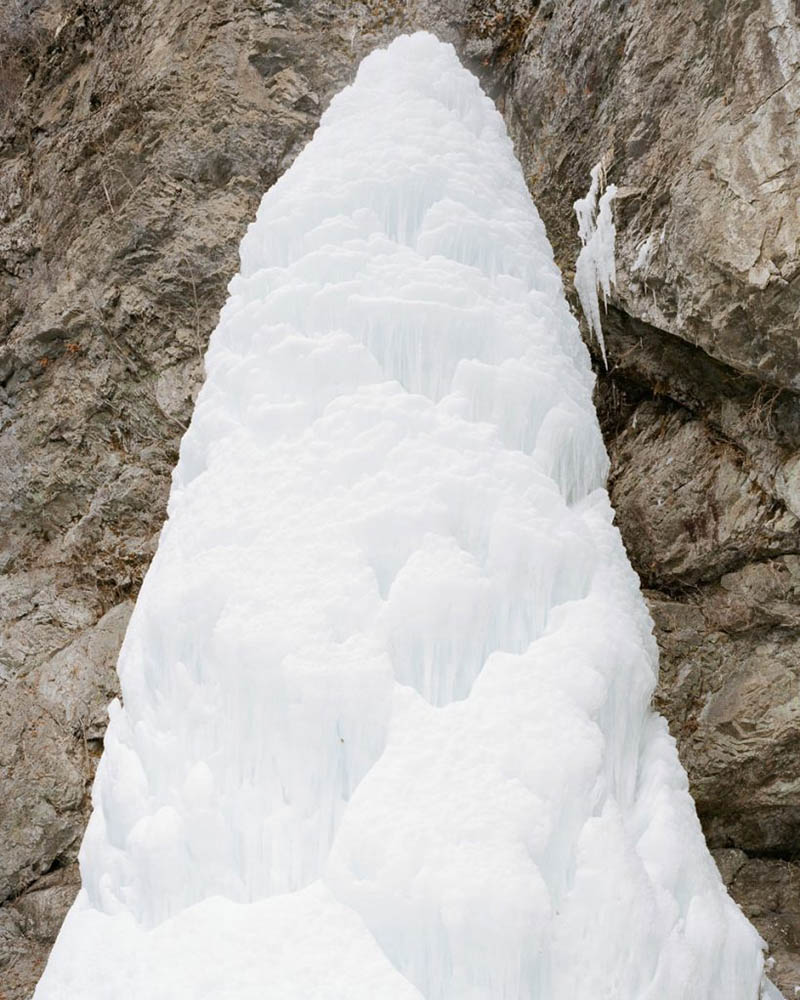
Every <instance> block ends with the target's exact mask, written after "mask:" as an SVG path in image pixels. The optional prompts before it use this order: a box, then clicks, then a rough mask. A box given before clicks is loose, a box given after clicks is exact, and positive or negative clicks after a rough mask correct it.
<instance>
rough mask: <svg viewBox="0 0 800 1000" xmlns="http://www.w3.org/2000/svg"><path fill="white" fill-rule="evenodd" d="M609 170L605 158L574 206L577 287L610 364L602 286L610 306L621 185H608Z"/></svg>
mask: <svg viewBox="0 0 800 1000" xmlns="http://www.w3.org/2000/svg"><path fill="white" fill-rule="evenodd" d="M606 170H607V167H606V162H605V160H601V161H600V162H599V163H597V164H595V166H594V167H592V182H591V186H590V187H589V191H588V193H587V195H586V197H585V198H579V199H578V200H577V201H576V202H575V206H574V208H575V214H576V215H577V217H578V235H579V236H580V240H581V245H582V247H581V251H580V253H579V254H578V259H577V261H576V262H575V289H576V291H577V292H578V298H579V299H580V303H581V308H582V309H583V314H584V316H585V317H586V322H587V323H588V324H589V329H590V330H591V331H592V333H593V334H594V336H595V337H596V339H597V342H598V344H599V345H600V352H601V354H602V355H603V363H604V364H605V365H606V367H608V361H607V359H606V344H605V339H604V337H603V325H602V322H601V319H600V303H599V299H598V289H600V290H601V291H602V293H603V306H604V307H607V304H608V296H609V295H610V294H611V286H612V285H616V283H617V267H616V261H615V257H614V241H615V239H616V229H615V227H614V213H613V210H612V203H613V201H614V199H615V198H616V196H617V188H616V185H615V184H609V185H608V186H606Z"/></svg>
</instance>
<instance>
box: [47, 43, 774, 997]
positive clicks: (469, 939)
mask: <svg viewBox="0 0 800 1000" xmlns="http://www.w3.org/2000/svg"><path fill="white" fill-rule="evenodd" d="M592 386H593V377H592V374H591V371H590V368H589V360H588V355H587V352H586V349H585V348H584V346H583V344H582V343H581V340H580V337H579V333H578V328H577V324H576V322H575V320H574V319H573V317H572V316H571V314H570V311H569V308H568V306H567V303H566V300H565V298H564V294H563V289H562V283H561V277H560V275H559V272H558V269H557V268H556V265H555V264H554V262H553V256H552V252H551V249H550V246H549V243H548V241H547V238H546V236H545V232H544V229H543V227H542V224H541V222H540V220H539V217H538V215H537V213H536V210H535V208H534V206H533V205H532V203H531V201H530V197H529V195H528V192H527V190H526V187H525V184H524V182H523V178H522V175H521V171H520V168H519V166H518V164H517V161H516V159H515V157H514V154H513V151H512V147H511V144H510V141H509V139H508V137H507V135H506V132H505V128H504V125H503V122H502V120H501V118H500V116H499V115H498V114H497V112H496V110H495V108H494V107H493V105H492V103H491V102H490V101H489V100H488V99H487V98H486V97H485V96H484V95H483V94H482V93H481V91H480V89H479V87H478V84H477V82H476V80H475V79H474V78H473V77H472V76H471V75H470V74H469V73H467V72H466V71H465V70H464V69H463V68H462V67H461V66H460V65H459V63H458V60H457V58H456V56H455V53H454V51H453V50H452V48H451V47H450V46H447V45H442V44H440V43H439V42H437V41H436V40H435V39H434V38H433V37H431V36H429V35H415V36H412V37H410V38H400V39H398V40H397V41H395V42H394V43H393V44H392V45H391V47H390V48H389V49H388V50H386V51H380V52H376V53H374V54H373V55H371V56H370V57H369V58H367V59H366V60H365V61H364V63H363V64H362V66H361V68H360V70H359V73H358V77H357V79H356V82H355V84H354V85H353V86H352V87H351V88H348V89H347V90H345V91H344V92H342V93H341V94H340V95H339V96H338V97H337V98H336V99H335V100H334V101H333V103H332V105H331V107H330V109H329V111H328V112H327V113H326V114H325V116H324V117H323V120H322V124H321V125H320V128H319V130H318V132H317V133H316V135H315V137H314V140H313V142H311V143H310V144H309V146H308V147H307V148H306V150H305V151H304V152H303V153H302V154H301V155H300V156H299V157H298V159H297V161H296V163H295V165H294V166H293V167H292V168H291V170H289V171H288V172H287V174H286V175H285V176H284V177H283V178H282V179H281V180H280V181H279V182H278V183H277V184H276V185H275V186H274V188H272V189H271V190H270V191H269V192H268V193H267V194H266V195H265V197H264V199H263V201H262V204H261V207H260V209H259V212H258V217H257V219H256V221H255V223H254V224H253V225H252V226H251V227H250V229H249V231H248V233H247V235H246V237H245V239H244V240H243V243H242V248H241V273H240V274H239V275H237V276H236V277H235V278H234V279H233V281H232V282H231V286H230V298H229V299H228V302H227V304H226V305H225V307H224V309H223V311H222V314H221V317H220V322H219V326H218V328H217V330H216V331H215V333H214V334H213V336H212V339H211V343H210V346H209V350H208V355H207V380H206V383H205V386H204V387H203V390H202V392H201V393H200V397H199V399H198V402H197V407H196V410H195V414H194V417H193V420H192V423H191V427H190V429H189V431H188V432H187V434H186V436H185V438H184V440H183V443H182V446H181V455H180V461H179V464H178V466H177V468H176V470H175V474H174V480H173V487H172V493H171V497H170V502H169V520H168V522H167V524H166V526H165V527H164V530H163V532H162V535H161V539H160V543H159V547H158V552H157V554H156V557H155V559H154V561H153V565H152V567H151V569H150V572H149V573H148V575H147V578H146V580H145V583H144V586H143V587H142V590H141V594H140V596H139V600H138V602H137V605H136V610H135V612H134V615H133V618H132V620H131V624H130V627H129V629H128V634H127V636H126V639H125V643H124V646H123V650H122V653H121V656H120V661H119V672H120V677H121V682H122V690H123V699H124V708H122V707H120V706H119V704H116V705H114V706H112V709H113V710H112V712H111V724H110V727H109V730H108V735H107V738H106V745H105V751H104V754H103V758H102V761H101V763H100V767H99V770H98V775H97V780H96V783H95V787H94V792H93V803H94V812H93V815H92V818H91V822H90V824H89V828H88V831H87V834H86V838H85V840H84V844H83V847H82V850H81V870H82V877H83V888H82V890H81V893H80V895H79V897H78V900H77V902H76V903H75V905H74V907H73V908H72V910H71V911H70V913H69V915H68V917H67V920H66V923H65V925H64V928H63V930H62V932H61V935H60V937H59V939H58V942H57V944H56V946H55V949H54V951H53V954H52V957H51V959H50V963H49V965H48V967H47V970H46V972H45V975H44V977H43V979H42V982H41V984H40V985H39V988H38V990H37V993H36V1000H78V998H80V1000H132V998H137V1000H138V998H143V1000H202V998H215V1000H220V998H230V1000H249V998H253V1000H255V998H260V1000H262V998H270V1000H361V998H363V1000H412V998H413V1000H423V998H424V1000H756V997H757V994H758V990H759V983H760V981H761V976H762V964H763V962H762V952H761V942H760V940H759V938H758V935H757V934H756V933H755V931H754V930H753V928H752V927H751V926H750V925H749V924H748V923H747V922H746V921H745V919H744V917H743V916H742V914H741V913H740V911H739V910H738V909H737V908H736V906H735V905H734V904H733V903H732V902H731V900H730V899H729V898H728V896H727V895H726V893H725V890H724V888H723V886H722V883H721V881H720V878H719V875H718V873H717V871H716V869H715V867H714V863H713V861H712V859H711V857H710V856H709V854H708V851H707V849H706V846H705V843H704V841H703V837H702V834H701V831H700V827H699V824H698V821H697V818H696V814H695V810H694V805H693V803H692V801H691V798H690V796H689V793H688V789H687V781H686V777H685V775H684V772H683V770H682V769H681V766H680V764H679V762H678V758H677V755H676V751H675V746H674V743H673V741H672V740H671V738H670V737H669V735H668V733H667V729H666V726H665V724H664V722H663V721H662V720H661V719H659V718H658V717H656V716H655V715H654V714H653V713H652V711H651V709H650V707H649V706H650V698H651V694H652V691H653V686H654V682H655V677H656V670H657V653H656V647H655V644H654V641H653V638H652V634H651V622H650V619H649V617H648V614H647V611H646V609H645V605H644V603H643V600H642V597H641V595H640V592H639V587H638V581H637V578H636V576H635V574H634V573H633V571H632V570H631V568H630V566H629V564H628V561H627V558H626V556H625V552H624V549H623V547H622V544H621V541H620V538H619V534H618V532H617V530H616V528H615V527H614V526H613V523H612V516H613V515H612V511H611V509H610V506H609V501H608V496H607V494H606V492H605V489H604V486H603V484H604V480H605V474H606V469H607V459H606V455H605V452H604V449H603V443H602V440H601V436H600V432H599V428H598V424H597V419H596V417H595V413H594V409H593V406H592V400H591V393H592Z"/></svg>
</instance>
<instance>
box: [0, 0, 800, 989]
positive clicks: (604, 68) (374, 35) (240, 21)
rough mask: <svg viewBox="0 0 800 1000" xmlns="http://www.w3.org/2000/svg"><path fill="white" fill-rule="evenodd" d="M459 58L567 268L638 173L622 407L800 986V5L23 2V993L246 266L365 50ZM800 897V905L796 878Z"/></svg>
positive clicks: (706, 790)
mask: <svg viewBox="0 0 800 1000" xmlns="http://www.w3.org/2000/svg"><path fill="white" fill-rule="evenodd" d="M418 27H424V28H428V29H429V30H433V31H435V32H436V33H438V34H439V35H440V36H441V37H445V38H449V39H451V40H452V41H453V42H454V43H455V44H456V45H457V47H458V48H459V51H460V52H461V54H462V57H463V58H464V59H465V61H466V62H467V64H468V65H470V66H471V68H473V69H475V70H476V71H477V72H479V74H480V75H481V77H482V79H483V81H484V86H485V87H486V89H487V90H488V91H489V92H490V93H491V94H492V95H493V96H494V97H495V98H496V100H497V101H498V104H499V106H500V107H501V109H502V110H503V111H504V114H505V116H506V119H507V121H508V123H509V127H510V129H511V132H512V135H513V137H514V139H515V142H516V146H517V152H518V154H519V156H520V158H521V160H522V162H523V165H524V167H525V170H526V176H527V177H528V180H529V184H530V187H531V191H532V193H533V195H534V198H535V200H536V202H537V205H538V206H539V210H540V212H541V214H542V216H543V218H544V220H545V223H546V225H547V227H548V232H549V234H550V237H551V240H552V242H553V244H554V249H555V252H556V256H557V258H558V261H559V263H560V264H561V266H562V268H563V269H564V271H565V274H567V275H568V274H569V273H570V271H571V269H572V267H573V266H574V259H575V255H576V252H577V249H578V244H577V239H576V227H575V223H574V217H573V213H572V202H573V201H574V199H575V198H577V197H578V196H580V195H582V194H583V193H584V192H585V190H586V188H587V187H588V178H589V169H590V167H591V166H592V165H593V164H594V163H595V162H596V161H597V160H599V159H600V158H601V157H605V158H606V163H607V165H608V170H609V175H610V177H611V179H612V180H614V182H615V183H616V184H617V185H618V186H619V188H620V193H619V198H618V202H617V220H616V221H617V230H618V241H617V249H618V254H617V264H618V277H619V282H618V288H617V292H616V295H615V297H614V299H613V302H612V304H611V308H610V309H609V313H608V316H607V321H606V340H607V346H608V353H609V368H608V371H605V370H603V369H602V366H599V367H600V371H599V374H600V383H599V388H598V404H599V407H600V412H601V417H602V420H603V424H604V429H605V432H606V437H607V443H608V447H609V450H610V453H611V457H612V480H611V491H612V497H613V501H614V504H615V507H616V509H617V512H618V517H619V522H620V526H621V528H622V531H623V535H624V537H625V539H626V543H627V545H628V549H629V552H630V554H631V558H632V560H633V562H634V565H635V567H636V569H637V570H638V571H639V573H640V575H641V577H642V580H643V583H644V586H645V587H646V589H647V593H648V597H649V600H650V606H651V609H652V612H653V616H654V619H655V622H656V629H657V634H658V638H659V642H660V645H661V649H662V674H663V676H662V685H661V691H660V696H659V698H660V703H659V708H660V709H661V710H663V711H664V712H665V714H667V716H668V718H669V719H670V723H671V726H672V730H673V733H674V734H675V736H676V737H677V738H678V741H679V746H680V750H681V754H682V758H683V761H684V763H685V765H686V766H687V768H688V770H689V773H690V777H691V780H692V785H693V791H694V794H695V797H696V799H697V803H698V808H699V811H700V814H701V818H702V820H703V822H704V825H705V829H706V833H707V836H708V838H709V842H710V843H711V845H712V847H714V848H718V849H719V854H718V856H719V859H720V865H721V868H722V869H723V873H724V875H725V877H726V880H727V881H728V882H729V884H730V886H731V891H732V892H733V894H734V896H735V897H736V898H737V899H738V900H739V902H740V903H741V905H742V906H743V907H744V909H745V911H746V912H747V913H748V915H751V916H752V917H753V919H754V921H755V922H756V924H757V926H758V927H759V928H760V930H761V932H762V934H763V935H764V936H765V938H766V939H767V940H768V941H769V943H770V945H771V947H772V949H773V954H774V957H775V959H776V965H775V969H774V971H773V975H774V978H775V979H776V981H777V982H778V984H779V985H780V986H781V987H782V988H783V989H784V991H785V992H786V993H787V995H792V991H793V988H794V986H795V985H800V936H799V935H800V930H799V929H798V928H799V927H800V925H799V924H798V916H797V912H796V910H797V907H796V902H795V901H796V899H797V892H796V882H797V879H798V877H799V876H798V868H797V866H796V865H795V864H794V863H793V862H794V860H796V857H797V855H798V853H799V848H798V845H800V778H798V775H800V767H799V766H798V764H800V739H798V736H800V687H799V686H798V671H800V667H798V656H797V653H798V649H800V611H799V610H798V607H800V605H798V599H797V598H798V588H800V523H799V522H798V518H800V401H798V392H800V355H799V354H798V338H797V327H798V310H799V309H800V245H799V243H798V240H799V239H800V217H798V211H799V209H798V205H800V201H798V198H799V197H800V166H799V165H798V160H797V155H796V150H797V149H798V148H800V134H798V130H799V126H798V121H799V120H800V119H798V108H800V76H799V75H798V66H800V26H799V25H798V11H797V9H796V5H795V6H794V7H793V6H792V5H791V4H790V3H788V2H787V0H771V2H770V0H738V2H737V0H728V2H725V0H720V2H715V3H708V2H704V0H689V2H687V3H683V4H679V5H676V4H674V3H669V2H667V0H642V2H641V3H638V4H628V3H626V2H624V0H616V2H610V0H599V2H597V3H592V4H588V3H586V2H585V0H541V2H540V3H536V2H532V0H524V2H523V0H519V2H514V0H495V2H485V0H482V2H477V0H438V2H434V0H418V2H414V0H409V2H402V0H364V2H360V3H350V2H345V0H286V2H277V0H205V2H202V3H197V2H192V3H190V2H188V0H177V2H174V0H171V2H169V3H168V2H167V0H131V2H129V3H126V4H118V3H114V2H113V0H15V2H14V3H10V4H7V5H5V7H4V10H3V11H2V12H0V62H1V63H2V65H3V67H4V71H3V74H2V77H3V79H2V83H0V122H1V124H0V221H2V228H0V258H1V259H2V268H0V574H2V575H0V758H1V759H2V767H0V803H2V805H0V845H2V846H0V902H2V903H3V905H2V906H0V997H2V998H3V1000H22V998H25V997H28V996H29V995H30V993H31V991H32V987H33V984H34V983H35V981H36V978H37V976H38V973H39V971H40V969H41V966H42V963H43V962H44V960H45V959H46V955H47V951H48V949H49V946H50V944H51V942H52V939H53V937H54V936H55V933H56V931H57V928H58V925H59V923H60V920H61V918H62V916H63V913H64V912H65V910H66V908H67V906H68V905H69V903H70V902H71V899H72V898H73V895H74V892H75V890H76V887H77V883H78V877H77V871H76V866H75V857H76V852H77V847H78V845H79V842H80V837H81V834H82V830H83V825H84V823H85V820H86V815H87V810H88V789H89V787H90V783H91V779H92V776H93V772H94V766H95V763H96V760H97V758H98V756H99V753H100V750H101V746H102V735H103V729H104V724H105V721H104V720H105V705H106V704H107V702H108V700H109V699H110V698H111V697H112V696H113V695H114V693H115V691H116V678H115V673H114V662H115V658H116V652H117V649H118V646H119V643H120V641H121V638H122V635H123V633H124V628H125V624H126V622H127V617H128V615H129V613H130V609H131V607H132V602H133V600H134V599H135V596H136V592H137V589H138V586H139V584H140V582H141V579H142V576H143V573H144V571H145V569H146V567H147V564H148V561H149V559H150V557H151V555H152V553H153V551H154V547H155V544H156V541H157V536H158V531H159V529H160V526H161V523H162V521H163V517H164V504H165V500H166V495H167V488H168V480H169V473H170V470H171V468H172V466H173V465H174V462H175V459H176V454H177V445H178V442H179V439H180V436H181V434H182V432H183V428H184V427H185V425H186V423H187V421H188V419H189V417H190V414H191V408H192V401H193V397H194V394H195V393H196V391H197V388H198V386H199V382H200V379H201V377H202V363H201V359H202V353H203V351H204V348H205V342H206V339H207V337H208V334H209V333H210V331H211V329H212V328H213V326H214V322H215V317H216V311H217V309H218V308H219V306H220V304H221V302H222V300H223V297H224V289H225V285H226V282H227V280H228V278H229V277H230V276H231V275H232V274H233V273H234V271H235V270H236V265H237V256H236V252H237V247H238V243H239V240H240V239H241V236H242V233H243V231H244V228H245V226H246V224H247V222H248V221H249V219H250V218H252V216H253V214H254V212H255V209H256V206H257V204H258V200H259V198H260V196H261V193H262V192H263V190H264V189H266V188H267V187H269V185H270V184H271V183H273V181H274V180H275V179H276V178H277V177H278V176H279V175H280V173H281V172H282V171H283V170H284V169H285V168H286V167H287V166H288V165H289V163H291V161H292V159H293V158H294V156H295V155H296V153H297V152H298V150H299V149H300V148H302V145H303V144H304V143H305V141H306V140H307V139H308V137H309V136H310V134H311V132H312V130H313V128H314V126H315V124H316V122H317V120H318V117H319V115H320V113H321V111H322V109H323V108H324V107H325V105H326V104H327V101H328V100H329V98H330V96H331V95H332V93H334V92H335V91H336V90H338V89H339V88H340V87H342V86H343V85H344V84H345V83H346V82H347V81H348V80H349V79H350V78H351V76H352V74H353V72H354V70H355V67H356V66H357V64H358V62H359V60H360V58H361V57H362V56H363V55H364V54H365V53H366V52H367V51H369V50H370V49H371V48H373V47H374V46H375V45H377V44H380V43H381V42H384V41H386V40H388V39H389V38H390V37H392V36H393V35H395V34H397V33H399V32H400V31H404V30H410V29H412V28H418ZM793 886H794V887H795V891H792V887H793Z"/></svg>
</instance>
